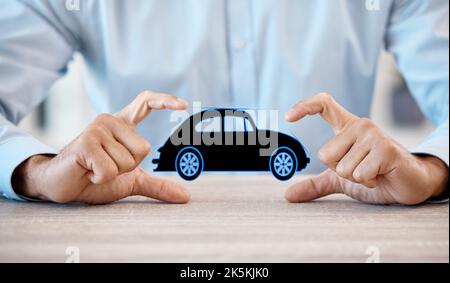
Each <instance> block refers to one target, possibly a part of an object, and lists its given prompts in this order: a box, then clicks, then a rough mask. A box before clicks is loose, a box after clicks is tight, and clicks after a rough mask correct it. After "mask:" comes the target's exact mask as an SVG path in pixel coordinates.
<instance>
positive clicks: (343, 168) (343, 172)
mask: <svg viewBox="0 0 450 283" xmlns="http://www.w3.org/2000/svg"><path fill="white" fill-rule="evenodd" d="M347 167H348V166H347V165H346V164H344V163H339V164H338V165H337V166H336V173H338V175H339V176H341V177H344V178H347V179H348V178H350V177H351V176H352V174H351V172H350V171H349V170H348V168H347Z"/></svg>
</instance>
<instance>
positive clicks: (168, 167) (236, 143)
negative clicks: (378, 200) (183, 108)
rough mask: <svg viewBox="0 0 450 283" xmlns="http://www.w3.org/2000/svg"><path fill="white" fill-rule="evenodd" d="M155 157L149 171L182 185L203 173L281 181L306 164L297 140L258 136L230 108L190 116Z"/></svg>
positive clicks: (245, 116)
mask: <svg viewBox="0 0 450 283" xmlns="http://www.w3.org/2000/svg"><path fill="white" fill-rule="evenodd" d="M158 151H159V152H160V156H159V159H154V160H153V164H157V165H158V166H157V168H156V169H155V170H154V171H155V172H177V173H178V174H179V175H180V177H181V178H183V179H185V180H187V181H192V180H195V179H196V178H197V177H199V176H200V174H201V173H202V172H207V171H210V172H219V171H243V172H245V171H246V172H251V171H258V172H263V171H266V172H272V174H273V176H274V177H275V178H277V179H278V180H281V181H286V180H289V179H290V178H292V177H293V176H294V174H295V173H296V172H298V171H301V170H303V169H304V168H306V166H307V165H308V163H309V162H310V159H309V158H308V156H307V154H306V151H305V149H304V148H303V145H302V144H301V143H300V142H299V141H298V140H297V139H295V138H293V137H291V136H288V135H286V134H283V133H279V132H275V131H270V130H259V129H257V127H256V125H255V123H254V120H253V119H252V117H251V116H250V115H249V114H248V113H247V112H246V111H245V110H239V109H231V108H230V109H214V110H204V111H201V112H199V113H197V114H194V115H192V116H191V117H190V118H188V119H187V120H185V121H184V122H183V123H182V124H181V126H180V127H178V128H177V129H176V130H175V131H174V132H173V134H172V135H171V136H170V138H169V139H168V140H167V141H166V143H165V144H164V145H163V146H162V147H161V148H159V149H158Z"/></svg>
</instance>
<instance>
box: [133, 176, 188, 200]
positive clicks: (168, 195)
mask: <svg viewBox="0 0 450 283" xmlns="http://www.w3.org/2000/svg"><path fill="white" fill-rule="evenodd" d="M136 174H137V175H136V181H135V184H134V187H133V195H142V196H146V197H149V198H153V199H157V200H161V201H166V202H170V203H179V204H182V203H187V202H189V200H190V194H189V192H188V191H187V189H186V188H185V187H184V186H183V185H182V184H180V183H178V182H175V181H172V180H168V179H164V178H160V177H157V176H154V175H151V174H149V173H147V172H145V171H144V170H142V169H139V168H138V170H137V173H136Z"/></svg>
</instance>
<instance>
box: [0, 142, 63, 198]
mask: <svg viewBox="0 0 450 283" xmlns="http://www.w3.org/2000/svg"><path fill="white" fill-rule="evenodd" d="M56 153H57V151H56V150H55V149H53V148H51V147H49V146H47V145H45V144H43V143H41V142H40V141H38V140H37V139H35V138H33V137H30V136H17V137H13V138H10V139H8V140H6V141H4V142H2V143H0V156H2V158H1V160H0V194H1V196H3V197H4V198H6V199H10V200H18V201H30V200H31V199H29V198H26V197H23V196H20V195H18V194H16V192H14V189H13V187H12V183H11V178H12V174H13V172H14V170H15V169H16V168H17V166H19V165H20V164H21V163H22V162H23V161H25V160H27V159H28V158H30V157H31V156H34V155H40V154H56Z"/></svg>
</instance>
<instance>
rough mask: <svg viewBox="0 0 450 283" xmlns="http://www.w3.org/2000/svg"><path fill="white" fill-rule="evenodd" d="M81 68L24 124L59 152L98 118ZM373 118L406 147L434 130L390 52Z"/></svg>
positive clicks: (76, 64)
mask: <svg viewBox="0 0 450 283" xmlns="http://www.w3.org/2000/svg"><path fill="white" fill-rule="evenodd" d="M81 66H82V64H81V57H80V55H76V56H75V59H74V61H73V62H72V63H71V64H70V67H69V72H68V73H67V75H66V76H65V77H64V78H62V79H60V80H59V81H57V82H56V83H55V84H54V86H53V87H52V88H51V90H50V92H49V97H48V99H47V100H46V101H45V102H44V103H43V104H42V105H41V106H40V107H39V108H38V109H36V110H35V111H34V112H33V113H31V114H30V115H29V116H28V117H27V118H26V119H24V120H23V121H22V123H21V124H20V126H21V127H22V128H23V129H25V130H27V131H28V132H29V133H31V134H32V135H34V136H35V137H37V138H38V139H40V140H41V141H43V142H45V143H47V144H49V145H51V146H53V147H54V148H57V149H60V148H61V147H63V146H64V145H65V144H67V143H68V142H69V141H71V140H72V139H74V138H75V137H76V136H77V135H78V134H79V133H80V132H81V131H82V130H83V129H84V128H85V127H86V125H87V124H88V123H89V122H90V121H91V120H92V119H93V118H94V117H95V112H94V110H93V108H92V106H91V103H90V101H89V98H88V96H87V94H86V91H85V88H84V83H83V73H82V72H83V70H82V67H81ZM371 116H372V119H374V121H375V122H376V123H377V124H378V126H380V127H381V128H382V129H383V130H384V131H385V132H386V133H388V134H389V135H390V136H391V137H393V138H394V139H395V140H397V141H398V142H400V143H402V144H403V145H405V146H406V147H412V146H414V145H416V144H418V143H419V142H420V141H421V139H423V138H424V137H425V136H426V135H427V134H428V133H429V132H430V130H431V129H432V127H431V125H430V124H429V123H428V122H427V121H426V119H425V118H424V117H423V116H422V114H421V112H420V110H419V108H418V107H417V105H416V103H415V101H414V99H413V98H412V97H411V95H410V93H409V91H408V89H407V87H406V85H405V82H404V80H403V78H402V77H401V75H400V74H399V72H398V71H397V68H396V65H395V62H394V59H393V58H392V57H391V56H390V55H389V54H387V53H382V54H381V56H380V64H379V69H378V76H377V84H376V89H375V95H374V103H373V108H372V115H371Z"/></svg>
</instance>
